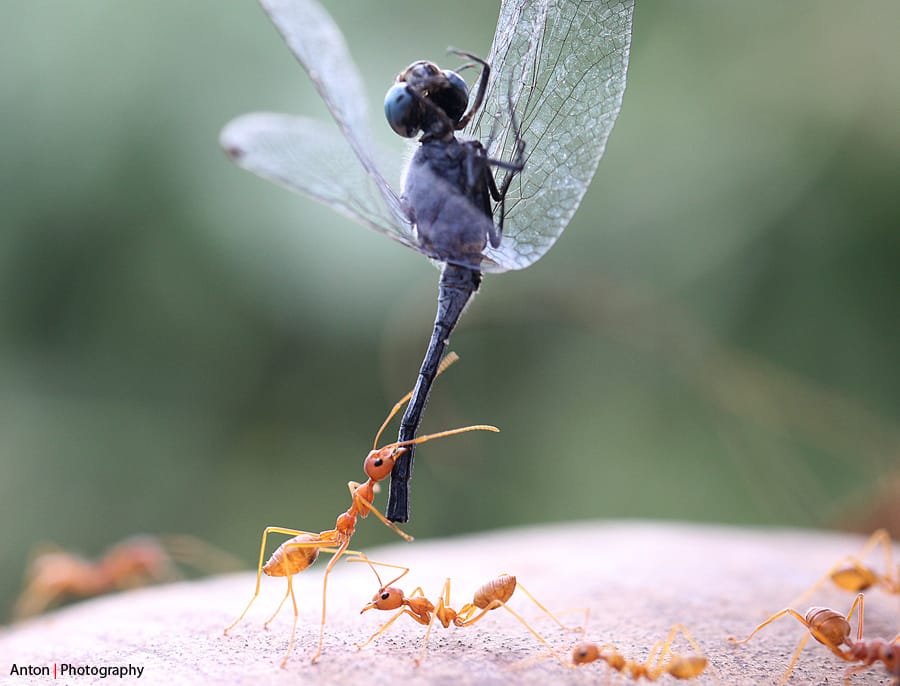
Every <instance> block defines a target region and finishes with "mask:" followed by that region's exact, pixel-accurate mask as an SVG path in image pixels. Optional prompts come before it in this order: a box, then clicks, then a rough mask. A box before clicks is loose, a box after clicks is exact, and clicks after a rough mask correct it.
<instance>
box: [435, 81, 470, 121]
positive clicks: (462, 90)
mask: <svg viewBox="0 0 900 686" xmlns="http://www.w3.org/2000/svg"><path fill="white" fill-rule="evenodd" d="M443 74H444V77H445V78H446V79H447V82H446V85H445V87H444V88H441V89H440V90H434V91H433V92H432V94H431V101H432V102H434V104H435V105H437V106H438V107H440V108H441V109H442V110H444V112H446V113H447V116H448V117H450V120H451V121H453V122H454V123H456V122H458V121H459V120H460V119H461V118H462V116H463V115H464V114H465V113H466V107H468V106H469V87H468V86H467V85H466V82H465V81H464V80H463V78H462V77H461V76H460V75H459V74H457V73H456V72H455V71H450V70H449V69H444V71H443Z"/></svg>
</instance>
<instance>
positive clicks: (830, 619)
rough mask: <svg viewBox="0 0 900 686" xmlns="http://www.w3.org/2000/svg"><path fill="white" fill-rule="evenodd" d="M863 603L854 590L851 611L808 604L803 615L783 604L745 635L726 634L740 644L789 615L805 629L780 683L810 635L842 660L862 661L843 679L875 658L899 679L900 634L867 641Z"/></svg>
mask: <svg viewBox="0 0 900 686" xmlns="http://www.w3.org/2000/svg"><path fill="white" fill-rule="evenodd" d="M864 605H865V600H864V596H863V594H862V593H859V594H857V596H856V600H854V601H853V604H852V605H851V606H850V611H849V612H848V613H847V614H846V616H845V615H842V614H841V613H840V612H836V611H834V610H831V609H829V608H827V607H811V608H810V609H809V610H807V612H806V617H803V616H801V615H800V613H799V612H797V611H796V610H792V609H791V608H786V609H784V610H782V611H781V612H777V613H775V614H774V615H772V616H771V617H769V618H768V619H767V620H766V621H764V622H763V623H762V624H760V625H759V626H758V627H756V628H755V629H754V630H753V631H752V632H750V635H749V636H747V638H745V639H743V640H740V641H738V640H737V639H735V638H734V637H733V636H729V637H728V640H729V641H730V642H731V643H734V644H737V645H741V644H743V643H746V642H747V641H749V640H750V639H751V638H753V636H754V635H756V633H757V632H758V631H759V630H760V629H762V628H764V627H766V626H768V625H769V624H771V623H772V622H774V621H775V620H776V619H780V618H781V617H784V616H785V615H790V616H791V617H793V618H794V619H796V620H797V621H798V622H800V623H801V624H802V625H803V626H805V627H806V628H807V629H808V631H809V633H807V634H806V635H805V636H804V637H803V639H802V640H801V641H800V645H798V646H797V650H795V651H794V655H793V656H792V657H791V663H790V664H789V665H788V668H787V671H786V672H785V673H784V676H783V677H782V678H781V681H780V682H779V684H784V683H786V682H787V680H788V679H789V678H790V676H791V672H793V671H794V666H795V665H796V664H797V660H798V659H800V652H801V651H802V650H803V648H804V646H806V642H807V641H808V640H809V637H810V636H812V637H813V638H815V639H816V640H817V641H818V642H819V643H821V644H822V645H824V646H825V647H826V648H828V649H829V650H830V651H831V652H832V653H834V654H835V655H836V656H837V657H839V658H840V659H842V660H844V661H845V662H859V663H861V664H859V665H857V666H855V667H849V668H848V669H847V671H846V672H844V683H845V684H849V683H850V677H851V676H852V675H853V674H856V673H857V672H861V671H863V670H864V669H868V668H869V667H871V666H872V665H874V664H875V663H877V662H881V663H883V664H884V666H885V668H886V669H887V672H888V674H889V675H890V676H892V677H893V682H894V683H895V684H896V683H898V682H900V634H898V635H897V636H895V637H894V639H893V640H892V641H885V640H884V639H881V638H873V639H871V640H869V641H868V642H866V641H864V640H863V606H864ZM854 611H858V613H859V614H858V619H859V622H858V624H857V628H856V640H855V641H853V640H851V639H850V619H851V618H852V617H853V613H854Z"/></svg>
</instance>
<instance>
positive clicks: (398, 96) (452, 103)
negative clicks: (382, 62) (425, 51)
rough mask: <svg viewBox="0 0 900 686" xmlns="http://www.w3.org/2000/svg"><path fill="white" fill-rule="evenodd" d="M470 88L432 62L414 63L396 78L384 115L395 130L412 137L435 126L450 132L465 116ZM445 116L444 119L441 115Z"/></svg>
mask: <svg viewBox="0 0 900 686" xmlns="http://www.w3.org/2000/svg"><path fill="white" fill-rule="evenodd" d="M468 104H469V88H468V86H467V85H466V82H465V80H464V79H463V78H462V77H461V76H460V75H459V74H457V73H456V72H455V71H450V70H449V69H441V68H440V67H438V66H437V65H436V64H434V63H432V62H426V61H424V60H420V61H418V62H413V63H412V64H411V65H409V66H408V67H407V68H406V69H404V70H403V71H402V72H401V73H400V75H399V76H398V77H397V81H396V82H395V83H394V85H393V86H391V88H390V89H389V90H388V92H387V95H385V98H384V116H385V117H386V118H387V120H388V123H389V124H390V125H391V128H392V129H394V131H395V132H396V133H397V134H398V135H400V136H403V137H404V138H412V137H413V136H415V135H416V134H417V133H418V132H419V131H423V132H426V133H432V131H431V129H432V128H433V127H435V126H438V127H439V128H446V126H447V123H448V120H449V124H450V125H451V129H452V128H453V127H454V126H455V124H456V123H457V122H459V120H460V119H461V118H462V116H463V114H465V111H466V107H467V106H468ZM442 115H443V116H442Z"/></svg>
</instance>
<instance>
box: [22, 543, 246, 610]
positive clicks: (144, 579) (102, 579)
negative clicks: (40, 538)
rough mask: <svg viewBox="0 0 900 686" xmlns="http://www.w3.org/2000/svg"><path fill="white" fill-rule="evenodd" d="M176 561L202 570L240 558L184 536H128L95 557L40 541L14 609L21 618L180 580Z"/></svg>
mask: <svg viewBox="0 0 900 686" xmlns="http://www.w3.org/2000/svg"><path fill="white" fill-rule="evenodd" d="M175 562H178V563H181V564H186V565H189V566H191V567H194V568H196V569H203V570H206V571H211V570H212V569H216V570H226V569H237V568H239V567H240V566H241V565H240V562H238V561H237V560H235V558H233V557H231V556H229V555H228V554H227V553H224V552H222V551H220V550H217V549H216V548H214V547H213V546H211V545H210V544H208V543H205V542H204V541H201V540H199V539H197V538H194V537H193V536H187V535H168V536H132V537H130V538H127V539H125V540H123V541H121V542H119V543H117V544H115V545H114V546H111V547H110V548H108V549H107V550H106V551H105V552H104V553H103V555H102V556H101V557H100V558H99V559H97V560H96V561H93V560H88V559H86V558H84V557H81V556H79V555H75V554H73V553H70V552H68V551H66V550H64V549H62V548H60V547H59V546H56V545H53V544H44V545H42V546H40V547H39V548H38V549H37V550H36V551H35V553H34V554H33V556H32V558H31V561H30V562H29V563H28V568H27V570H26V572H25V579H26V581H25V588H24V590H23V591H22V594H21V595H20V596H19V599H18V600H17V601H16V604H15V607H14V608H13V617H15V618H16V619H22V618H24V617H30V616H32V615H36V614H40V613H41V612H43V611H44V610H46V609H47V608H48V607H51V606H53V605H55V604H57V603H60V602H62V601H64V600H65V599H66V598H87V597H90V596H95V595H101V594H103V593H108V592H110V591H114V590H122V589H127V588H137V587H138V586H146V585H149V584H153V583H158V582H162V581H174V580H175V579H177V578H179V576H180V575H179V572H178V569H177V568H176V566H175Z"/></svg>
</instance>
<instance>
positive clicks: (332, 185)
mask: <svg viewBox="0 0 900 686" xmlns="http://www.w3.org/2000/svg"><path fill="white" fill-rule="evenodd" d="M219 142H220V144H221V145H222V148H223V149H224V150H225V152H227V153H228V155H229V156H230V157H231V158H232V160H234V162H235V163H236V164H237V165H238V166H239V167H241V168H242V169H246V170H247V171H250V172H253V173H254V174H256V175H257V176H261V177H262V178H264V179H268V180H269V181H273V182H275V183H277V184H279V185H280V186H283V187H285V188H287V189H288V190H291V191H295V192H298V193H302V194H304V195H307V196H309V197H311V198H313V199H314V200H318V201H319V202H322V203H324V204H326V205H328V206H330V207H332V208H333V209H335V210H337V211H338V212H340V213H341V214H343V215H345V216H347V217H349V218H350V219H353V220H355V221H357V222H359V223H360V224H362V225H363V226H366V227H368V228H370V229H372V230H374V231H378V232H379V233H383V234H385V235H386V236H388V237H390V238H392V239H394V240H396V241H398V242H399V243H402V244H403V245H406V246H407V247H410V248H413V249H414V250H418V249H419V248H418V246H417V244H416V242H415V238H414V236H413V230H412V227H411V226H410V225H409V223H408V222H406V221H405V220H403V221H401V220H400V219H398V218H397V217H396V216H394V215H393V214H392V213H391V212H389V211H388V210H387V206H386V205H385V202H384V196H383V189H382V188H380V187H379V185H378V183H377V182H376V181H375V179H373V177H372V176H371V174H369V173H368V172H367V171H366V169H365V168H364V167H363V166H361V165H360V163H359V159H358V156H357V154H356V153H355V152H354V151H353V149H352V148H351V146H350V143H349V142H348V141H347V139H346V138H345V137H344V136H342V135H341V133H340V132H339V131H338V130H337V129H335V127H334V126H333V125H332V124H331V123H330V122H321V121H317V120H315V119H310V118H307V117H294V116H291V115H287V114H275V113H270V112H254V113H252V114H245V115H243V116H242V117H238V118H237V119H235V120H233V121H231V122H230V123H229V124H228V125H227V126H226V127H225V128H224V129H222V133H221V135H220V137H219ZM379 159H380V160H386V161H387V162H382V163H381V164H380V165H379V166H380V168H381V169H384V170H385V172H387V173H390V172H391V171H392V168H393V171H394V172H395V173H396V176H397V177H398V178H399V176H400V160H399V158H398V159H396V161H394V162H393V163H391V162H390V160H391V158H390V157H388V156H386V155H380V156H379ZM388 190H390V189H388Z"/></svg>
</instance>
